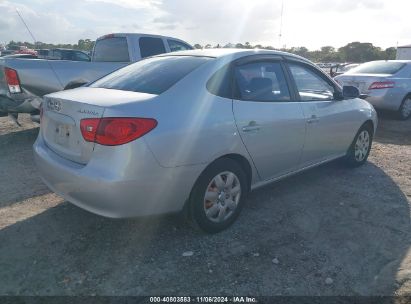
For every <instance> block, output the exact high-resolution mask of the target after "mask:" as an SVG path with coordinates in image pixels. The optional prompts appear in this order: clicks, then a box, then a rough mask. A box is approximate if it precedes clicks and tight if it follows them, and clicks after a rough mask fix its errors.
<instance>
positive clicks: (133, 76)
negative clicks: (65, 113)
mask: <svg viewBox="0 0 411 304" xmlns="http://www.w3.org/2000/svg"><path fill="white" fill-rule="evenodd" d="M210 59H212V58H210V57H193V56H167V57H153V58H148V59H145V60H141V61H139V62H137V63H134V64H132V65H129V66H127V67H125V68H122V69H120V70H117V71H116V72H114V73H112V74H109V75H107V76H105V77H103V78H101V79H100V80H97V81H96V82H94V83H93V84H91V85H90V87H94V88H106V89H115V90H124V91H134V92H141V93H149V94H157V95H158V94H161V93H163V92H164V91H166V90H167V89H169V88H170V87H172V86H173V85H174V84H175V83H177V82H178V81H179V80H180V79H182V78H183V77H184V76H186V75H188V74H189V73H191V72H192V71H193V70H194V69H196V68H198V67H199V66H200V65H201V64H203V63H205V62H206V61H208V60H210Z"/></svg>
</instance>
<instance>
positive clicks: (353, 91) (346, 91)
mask: <svg viewBox="0 0 411 304" xmlns="http://www.w3.org/2000/svg"><path fill="white" fill-rule="evenodd" d="M342 95H343V97H344V98H347V99H351V98H357V97H359V96H360V91H359V90H358V88H356V87H353V86H343V91H342Z"/></svg>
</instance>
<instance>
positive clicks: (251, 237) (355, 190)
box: [0, 113, 411, 295]
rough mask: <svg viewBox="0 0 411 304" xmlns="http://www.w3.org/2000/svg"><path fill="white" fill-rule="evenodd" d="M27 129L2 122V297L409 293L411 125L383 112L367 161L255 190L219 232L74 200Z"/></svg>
mask: <svg viewBox="0 0 411 304" xmlns="http://www.w3.org/2000/svg"><path fill="white" fill-rule="evenodd" d="M22 123H23V127H21V128H19V127H16V126H15V125H14V124H13V122H11V121H9V120H8V119H7V118H0V295H94V294H97V295H159V294H161V295H176V294H178V295H221V294H227V295H230V294H241V295H411V250H410V248H411V247H410V246H411V223H410V201H411V120H408V121H406V122H401V121H396V120H394V119H393V118H392V117H390V115H387V114H384V113H383V114H382V115H381V116H380V125H379V128H378V131H377V134H376V138H375V143H374V146H373V149H372V152H371V155H370V159H369V162H368V163H367V164H366V165H365V166H363V167H361V168H357V169H347V168H344V167H343V166H341V164H339V163H338V162H333V163H330V164H327V165H324V166H321V167H318V168H316V169H312V170H310V171H307V172H305V173H303V174H300V175H298V176H294V177H291V178H289V179H287V180H284V181H281V182H278V183H275V184H273V185H270V186H267V187H265V188H263V189H260V190H257V191H255V192H253V193H252V194H251V195H250V196H249V198H248V199H247V204H246V207H245V208H244V210H243V212H242V215H241V216H240V218H239V219H238V221H237V223H236V224H234V225H233V226H232V227H231V228H230V229H228V230H227V231H224V232H222V233H219V234H217V235H205V234H202V233H199V232H197V231H194V230H192V229H191V228H189V227H187V226H186V225H184V224H180V222H179V221H178V218H177V217H174V216H167V217H161V218H145V219H132V220H113V219H106V218H102V217H99V216H96V215H93V214H90V213H88V212H86V211H83V210H81V209H79V208H77V207H75V206H73V205H71V204H69V203H67V202H64V201H63V200H62V199H61V198H59V197H58V196H56V195H55V194H53V193H51V192H50V191H49V190H48V189H47V188H46V186H44V184H43V183H42V182H41V181H40V179H39V177H38V175H37V172H36V169H35V167H34V164H33V157H32V150H31V146H32V144H33V142H34V140H35V138H36V135H37V132H38V128H37V127H36V125H34V124H32V123H30V122H29V120H28V118H27V117H23V119H22Z"/></svg>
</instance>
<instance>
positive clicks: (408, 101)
mask: <svg viewBox="0 0 411 304" xmlns="http://www.w3.org/2000/svg"><path fill="white" fill-rule="evenodd" d="M410 117H411V96H407V97H405V98H404V100H403V101H402V103H401V106H400V108H399V110H398V118H399V119H401V120H406V119H408V118H410Z"/></svg>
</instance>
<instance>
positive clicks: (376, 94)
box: [335, 60, 411, 119]
mask: <svg viewBox="0 0 411 304" xmlns="http://www.w3.org/2000/svg"><path fill="white" fill-rule="evenodd" d="M335 80H336V81H337V82H338V83H340V84H341V85H351V86H355V87H357V88H358V89H359V90H360V92H361V93H362V94H365V95H367V97H366V100H367V101H368V102H370V103H371V104H372V105H373V106H374V107H376V108H378V109H384V110H390V111H395V112H397V113H398V117H399V118H400V119H407V118H409V117H410V116H411V60H388V61H371V62H367V63H364V64H361V65H359V66H358V67H356V68H354V69H352V70H350V71H348V72H347V73H345V74H343V75H339V76H337V77H335Z"/></svg>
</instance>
